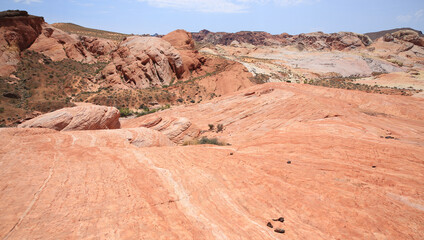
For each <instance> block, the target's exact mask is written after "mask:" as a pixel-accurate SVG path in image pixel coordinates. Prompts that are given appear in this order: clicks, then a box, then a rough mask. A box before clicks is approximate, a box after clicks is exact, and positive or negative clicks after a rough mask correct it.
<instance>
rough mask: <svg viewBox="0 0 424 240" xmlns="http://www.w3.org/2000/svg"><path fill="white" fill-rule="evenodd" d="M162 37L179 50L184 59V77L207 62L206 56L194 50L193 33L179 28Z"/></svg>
mask: <svg viewBox="0 0 424 240" xmlns="http://www.w3.org/2000/svg"><path fill="white" fill-rule="evenodd" d="M162 39H163V40H165V41H167V42H169V43H170V44H171V45H172V46H173V47H174V48H176V49H177V50H178V51H179V53H180V55H181V59H182V61H183V75H182V77H189V76H190V74H191V73H193V71H196V70H198V69H200V68H201V67H202V65H203V64H205V62H206V58H205V57H204V56H203V55H201V54H199V53H198V52H197V51H195V50H194V40H193V38H192V36H191V33H189V32H186V31H185V30H181V29H179V30H175V31H173V32H170V33H168V34H167V35H165V36H163V37H162Z"/></svg>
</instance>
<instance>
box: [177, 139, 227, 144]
mask: <svg viewBox="0 0 424 240" xmlns="http://www.w3.org/2000/svg"><path fill="white" fill-rule="evenodd" d="M198 144H212V145H218V146H224V145H226V144H225V143H224V142H221V141H219V140H218V139H217V138H208V137H202V138H201V139H200V140H199V139H194V140H190V141H186V142H184V143H183V145H184V146H187V145H198Z"/></svg>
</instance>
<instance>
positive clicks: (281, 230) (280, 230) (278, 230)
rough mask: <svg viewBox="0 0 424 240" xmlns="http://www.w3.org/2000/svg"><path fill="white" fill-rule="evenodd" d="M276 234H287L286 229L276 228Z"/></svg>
mask: <svg viewBox="0 0 424 240" xmlns="http://www.w3.org/2000/svg"><path fill="white" fill-rule="evenodd" d="M274 232H276V233H285V232H286V230H284V229H282V228H276V229H275V230H274Z"/></svg>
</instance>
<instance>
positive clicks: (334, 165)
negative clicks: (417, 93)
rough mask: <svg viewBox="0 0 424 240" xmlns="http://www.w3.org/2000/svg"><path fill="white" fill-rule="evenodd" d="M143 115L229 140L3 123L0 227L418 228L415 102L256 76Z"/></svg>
mask: <svg viewBox="0 0 424 240" xmlns="http://www.w3.org/2000/svg"><path fill="white" fill-rule="evenodd" d="M272 90H273V91H272ZM155 116H156V117H162V118H163V119H165V117H172V116H180V117H186V118H190V121H191V122H192V123H193V124H196V125H197V126H200V127H201V128H202V130H204V133H203V135H207V136H208V137H209V138H213V137H217V138H219V140H223V141H227V142H228V143H231V144H232V145H231V146H213V145H194V146H168V144H169V143H170V141H167V143H168V144H167V143H166V142H165V143H160V141H166V140H167V139H164V136H163V135H162V134H160V133H158V132H157V131H155V133H156V134H159V135H162V140H160V141H152V142H157V146H158V147H137V145H135V143H134V142H135V141H134V140H135V139H140V140H141V139H145V138H152V135H150V133H148V132H147V131H145V130H146V129H139V128H130V129H117V130H97V131H90V130H88V131H66V132H58V131H53V130H50V129H16V128H6V129H5V128H1V129H0V136H1V138H0V164H1V167H0V212H1V214H0V236H1V237H2V238H3V239H8V240H14V239H92V238H99V239H258V240H259V239H281V237H282V238H284V239H314V240H315V239H317V240H321V239H424V215H423V210H424V196H423V194H422V193H423V192H424V184H422V183H423V182H424V175H423V174H422V173H423V172H424V164H423V157H422V156H424V136H423V134H422V133H423V132H424V117H423V116H424V104H423V100H422V99H419V98H415V97H405V96H387V95H381V94H368V93H363V92H359V91H351V90H341V89H333V88H325V87H317V86H311V85H308V84H284V83H266V84H261V85H256V86H253V87H251V88H249V89H245V90H243V91H242V92H237V93H234V94H231V95H228V96H225V97H221V98H216V99H214V100H212V101H208V102H203V103H201V104H196V105H191V106H180V107H175V108H172V109H170V110H166V111H161V112H157V113H155ZM146 117H147V116H146ZM208 124H214V125H215V126H217V124H223V125H224V131H222V132H219V133H216V131H213V132H212V131H209V130H208V129H209V127H208ZM123 125H124V124H123ZM155 145H156V143H153V144H152V143H149V144H147V145H144V146H155ZM140 146H143V144H142V145H140ZM288 162H290V164H287V163H288ZM280 217H282V218H284V223H283V222H282V220H279V221H275V222H274V221H272V219H278V218H280ZM268 222H272V224H273V227H274V228H269V227H268V226H267V223H268ZM277 228H282V229H284V230H285V231H284V235H283V236H281V235H280V233H276V232H274V229H277ZM280 232H282V231H280Z"/></svg>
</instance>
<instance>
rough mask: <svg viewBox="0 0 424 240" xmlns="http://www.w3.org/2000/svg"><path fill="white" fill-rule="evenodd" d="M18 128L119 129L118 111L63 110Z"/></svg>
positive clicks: (106, 109)
mask: <svg viewBox="0 0 424 240" xmlns="http://www.w3.org/2000/svg"><path fill="white" fill-rule="evenodd" d="M18 127H19V128H49V129H54V130H57V131H72V130H97V129H117V128H120V122H119V110H118V109H116V108H114V107H105V106H96V105H92V106H78V107H72V108H63V109H60V110H57V111H54V112H51V113H47V114H43V115H41V116H38V117H36V118H33V119H31V120H28V121H26V122H24V123H22V124H20V125H19V126H18Z"/></svg>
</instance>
